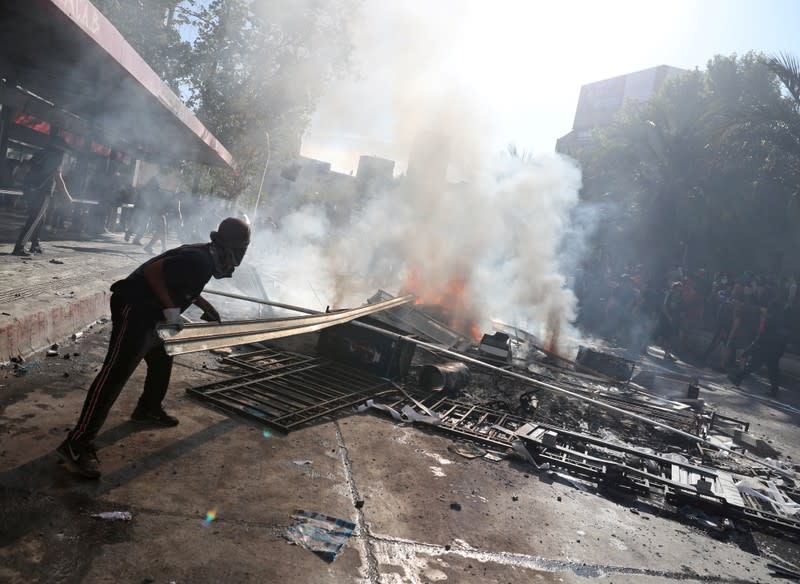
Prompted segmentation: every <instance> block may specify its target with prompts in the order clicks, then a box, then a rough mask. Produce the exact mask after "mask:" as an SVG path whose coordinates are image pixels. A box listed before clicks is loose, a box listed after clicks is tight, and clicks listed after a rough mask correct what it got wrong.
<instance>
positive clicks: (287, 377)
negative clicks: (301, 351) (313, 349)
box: [186, 349, 396, 432]
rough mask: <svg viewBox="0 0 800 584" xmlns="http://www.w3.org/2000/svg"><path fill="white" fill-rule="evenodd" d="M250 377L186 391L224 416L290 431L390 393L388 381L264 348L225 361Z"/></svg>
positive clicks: (329, 362) (319, 360)
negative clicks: (238, 416)
mask: <svg viewBox="0 0 800 584" xmlns="http://www.w3.org/2000/svg"><path fill="white" fill-rule="evenodd" d="M224 361H225V362H226V363H229V364H233V365H237V366H239V367H243V368H244V369H246V370H248V371H249V373H246V374H244V375H241V376H238V377H232V378H229V379H225V380H222V381H217V382H214V383H209V384H207V385H202V386H200V387H190V388H188V389H187V390H186V392H187V393H188V394H189V395H190V396H191V397H193V398H196V399H198V400H201V401H204V402H206V403H209V404H211V405H212V406H214V407H216V408H218V409H221V410H223V411H226V412H229V413H233V414H237V415H240V416H243V417H245V418H248V419H251V420H254V421H258V422H261V423H266V424H269V425H270V426H274V427H276V428H278V429H280V430H283V431H284V432H289V431H291V430H293V429H295V428H297V427H299V426H301V425H303V424H306V423H308V422H311V421H312V420H316V419H318V418H321V417H324V416H327V415H329V414H332V413H333V412H336V411H338V410H341V409H343V408H346V407H349V406H354V405H356V404H359V403H362V402H364V401H365V400H367V399H369V398H371V397H375V396H377V395H382V394H384V393H387V394H388V393H393V392H395V391H396V390H395V388H394V387H393V386H392V384H391V383H390V382H389V381H386V380H383V379H380V378H379V377H375V376H373V375H369V374H367V373H364V372H362V371H359V370H357V369H353V368H351V367H347V366H344V365H341V364H338V363H335V362H333V361H327V360H323V359H318V358H314V357H306V356H303V355H297V354H294V353H284V352H280V351H275V350H273V349H264V350H260V351H254V352H252V353H246V354H243V355H237V356H235V357H227V358H225V359H224Z"/></svg>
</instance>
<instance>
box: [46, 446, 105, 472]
mask: <svg viewBox="0 0 800 584" xmlns="http://www.w3.org/2000/svg"><path fill="white" fill-rule="evenodd" d="M56 454H58V456H59V458H60V459H61V460H63V461H64V465H65V466H66V467H67V470H69V471H70V472H74V473H75V474H79V475H81V476H82V477H85V478H87V479H99V478H100V467H99V466H98V464H97V463H98V460H97V452H95V449H94V446H92V445H91V444H83V443H80V442H70V441H69V440H64V441H63V442H62V443H61V446H59V447H58V448H56Z"/></svg>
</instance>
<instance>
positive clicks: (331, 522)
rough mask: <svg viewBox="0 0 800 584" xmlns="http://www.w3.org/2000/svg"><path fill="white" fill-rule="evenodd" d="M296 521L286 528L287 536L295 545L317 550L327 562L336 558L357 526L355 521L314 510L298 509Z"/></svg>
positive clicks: (293, 515) (293, 516)
mask: <svg viewBox="0 0 800 584" xmlns="http://www.w3.org/2000/svg"><path fill="white" fill-rule="evenodd" d="M292 519H295V520H296V522H295V523H294V524H293V525H292V526H290V527H289V528H288V529H287V530H286V534H285V537H286V539H287V540H288V541H290V542H291V543H293V544H295V545H299V546H301V547H304V548H306V549H308V550H311V551H312V552H315V553H316V554H317V555H319V556H320V557H321V558H322V559H323V560H325V561H326V562H332V561H333V560H335V559H336V556H337V554H338V553H339V550H341V549H342V546H343V545H344V543H345V542H346V541H347V538H349V537H350V535H351V534H352V533H353V530H354V529H355V528H356V525H355V523H351V522H349V521H345V520H344V519H337V518H335V517H330V516H328V515H323V514H322V513H316V512H314V511H303V510H302V509H298V510H296V511H295V512H294V513H293V514H292Z"/></svg>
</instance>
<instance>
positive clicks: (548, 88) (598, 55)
mask: <svg viewBox="0 0 800 584" xmlns="http://www.w3.org/2000/svg"><path fill="white" fill-rule="evenodd" d="M798 33H800V0H694V1H692V0H670V1H666V0H660V1H658V2H655V1H648V0H638V1H628V0H604V1H599V0H584V1H580V0H513V1H512V0H492V1H488V0H436V1H434V0H365V3H364V6H363V8H362V12H361V19H360V21H359V22H358V23H356V24H354V26H353V34H354V40H355V50H356V52H355V55H354V63H355V65H356V73H357V74H358V75H359V77H360V78H359V80H358V81H347V80H341V81H338V82H336V83H334V84H333V85H332V87H331V90H330V93H329V95H328V96H327V97H326V99H324V100H323V102H322V103H321V104H320V109H319V111H318V114H317V116H316V118H315V120H314V126H313V127H312V129H311V130H310V131H309V132H308V133H307V135H306V138H305V140H304V152H303V153H304V154H306V155H309V156H314V157H319V158H323V159H327V160H331V161H332V162H333V163H334V168H335V169H336V170H339V171H343V172H349V171H350V170H353V169H354V168H355V164H356V161H357V154H359V153H361V154H376V155H383V156H387V157H393V158H396V159H399V158H400V157H402V151H403V150H404V148H405V146H404V145H400V143H399V142H401V140H399V137H398V135H397V132H398V129H397V128H398V126H399V125H401V124H403V120H402V118H404V116H405V115H406V113H407V112H408V108H409V100H413V97H414V96H417V95H421V96H423V97H425V96H427V97H430V95H441V93H442V92H446V91H450V89H446V88H445V87H447V88H452V87H457V88H458V89H457V92H458V94H459V95H462V96H464V97H465V99H467V100H468V101H469V102H470V107H471V108H473V111H475V112H476V113H478V114H479V115H480V116H482V117H483V118H485V120H484V123H485V139H486V141H487V143H488V144H490V145H491V146H492V147H493V148H497V149H501V148H503V147H504V146H505V145H506V144H508V143H515V144H516V145H517V146H518V147H519V148H520V149H524V150H529V151H534V152H536V151H552V150H553V148H554V145H555V141H556V139H557V138H558V137H559V136H561V135H563V134H565V133H567V132H568V131H569V130H570V129H571V127H572V120H573V116H574V113H575V105H576V103H577V99H578V93H579V90H580V86H581V85H582V84H585V83H588V82H592V81H597V80H600V79H604V78H607V77H613V76H616V75H620V74H624V73H628V72H632V71H637V70H640V69H646V68H649V67H653V66H656V65H662V64H666V65H672V66H676V67H683V68H694V67H703V66H704V64H705V63H706V61H707V60H708V59H709V58H710V57H712V56H713V55H714V54H718V53H721V54H730V53H739V54H742V53H745V52H747V51H749V50H757V51H763V52H766V53H768V54H774V53H777V52H781V51H788V52H791V53H793V54H795V55H797V56H800V35H798ZM398 104H400V105H398Z"/></svg>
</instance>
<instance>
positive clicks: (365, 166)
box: [356, 156, 394, 186]
mask: <svg viewBox="0 0 800 584" xmlns="http://www.w3.org/2000/svg"><path fill="white" fill-rule="evenodd" d="M393 177H394V160H389V159H387V158H379V157H378V156H361V157H359V159H358V170H356V178H357V179H358V181H359V182H360V183H362V184H363V185H365V186H369V185H372V184H376V183H377V184H388V183H391V182H392V178H393Z"/></svg>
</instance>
